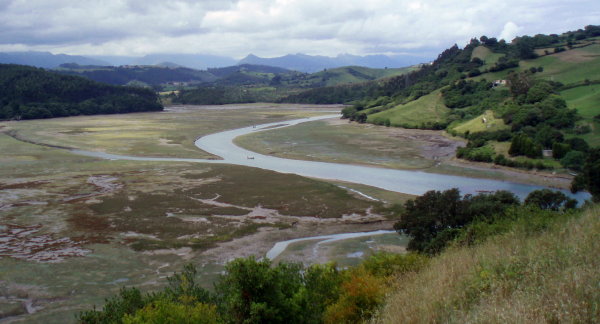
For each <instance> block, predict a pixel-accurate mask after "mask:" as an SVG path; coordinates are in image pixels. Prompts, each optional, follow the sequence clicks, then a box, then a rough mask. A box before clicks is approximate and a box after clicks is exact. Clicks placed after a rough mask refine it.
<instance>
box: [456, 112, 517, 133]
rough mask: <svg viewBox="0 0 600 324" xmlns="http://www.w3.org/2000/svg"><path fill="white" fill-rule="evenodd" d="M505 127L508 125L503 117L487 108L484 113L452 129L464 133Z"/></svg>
mask: <svg viewBox="0 0 600 324" xmlns="http://www.w3.org/2000/svg"><path fill="white" fill-rule="evenodd" d="M484 120H485V122H484ZM505 128H508V127H507V126H506V124H504V121H503V120H502V118H496V117H495V116H494V112H492V111H491V110H487V111H486V112H484V113H483V114H481V115H479V116H477V117H475V118H473V119H471V120H468V121H466V122H464V123H461V124H459V125H457V126H455V127H453V128H452V130H454V131H455V132H457V133H461V134H464V133H465V132H467V131H468V132H471V133H477V132H483V131H496V130H500V129H505Z"/></svg>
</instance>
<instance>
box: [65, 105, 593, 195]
mask: <svg viewBox="0 0 600 324" xmlns="http://www.w3.org/2000/svg"><path fill="white" fill-rule="evenodd" d="M336 117H337V118H339V117H340V115H339V114H336V115H323V116H316V117H309V118H301V119H294V120H289V121H284V122H275V123H268V124H261V125H254V126H249V127H243V128H237V129H233V130H229V131H223V132H219V133H215V134H211V135H207V136H203V137H201V138H199V139H197V140H196V142H195V144H196V146H197V147H198V148H200V149H202V150H204V151H206V152H208V153H211V154H214V155H217V156H219V157H221V159H220V160H208V159H185V158H157V157H136V156H124V155H115V154H109V153H103V152H91V151H83V150H72V152H73V153H76V154H80V155H86V156H93V157H100V158H105V159H115V160H134V161H172V162H198V163H225V164H235V165H243V166H249V167H256V168H261V169H266V170H272V171H276V172H281V173H292V174H297V175H300V176H305V177H311V178H318V179H324V180H338V181H345V182H351V183H358V184H364V185H368V186H373V187H377V188H381V189H385V190H390V191H395V192H401V193H406V194H412V195H422V194H423V193H425V192H427V191H429V190H447V189H451V188H458V189H460V191H461V193H463V194H477V193H479V192H491V191H496V190H508V191H511V192H513V193H515V194H516V195H517V196H519V197H520V198H521V199H523V198H524V197H526V196H527V194H529V193H530V192H531V191H534V190H537V189H543V188H545V187H542V186H536V185H530V184H523V183H517V182H511V181H501V180H491V179H478V178H469V177H462V176H453V175H444V174H436V173H429V172H423V171H409V170H397V169H386V168H377V167H369V166H360V165H351V164H341V163H329V162H316V161H304V160H293V159H284V158H279V157H275V156H268V155H263V154H259V153H256V152H252V151H249V150H246V149H244V148H241V147H239V146H237V145H235V144H234V143H233V140H234V139H235V138H236V137H238V136H242V135H246V134H250V133H253V132H260V131H265V130H272V129H277V128H283V127H288V126H292V125H297V124H300V123H305V122H311V121H317V120H323V119H329V118H336ZM562 192H564V193H565V194H567V195H568V196H570V197H573V198H575V199H577V200H578V201H580V202H582V201H584V200H585V199H588V198H589V197H590V194H589V193H587V192H579V193H577V194H572V193H570V192H569V191H567V190H562Z"/></svg>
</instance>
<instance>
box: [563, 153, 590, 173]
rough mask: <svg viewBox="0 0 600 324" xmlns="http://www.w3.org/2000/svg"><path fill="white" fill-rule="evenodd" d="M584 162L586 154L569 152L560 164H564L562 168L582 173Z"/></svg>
mask: <svg viewBox="0 0 600 324" xmlns="http://www.w3.org/2000/svg"><path fill="white" fill-rule="evenodd" d="M584 162H585V153H583V152H580V151H569V152H568V153H567V154H565V156H564V157H563V158H562V159H560V164H562V166H564V167H565V168H567V169H571V170H574V171H581V168H582V167H583V163H584Z"/></svg>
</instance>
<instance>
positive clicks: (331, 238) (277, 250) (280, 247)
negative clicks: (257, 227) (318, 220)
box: [266, 230, 396, 260]
mask: <svg viewBox="0 0 600 324" xmlns="http://www.w3.org/2000/svg"><path fill="white" fill-rule="evenodd" d="M389 233H396V231H387V230H379V231H373V232H358V233H341V234H331V235H319V236H311V237H303V238H297V239H293V240H287V241H280V242H277V243H275V245H274V246H273V247H272V248H271V249H270V250H269V252H267V255H266V257H267V258H268V259H271V260H274V259H275V258H276V257H278V256H279V255H280V254H281V253H282V252H283V251H285V249H286V248H287V247H288V245H290V244H292V243H296V242H302V241H315V240H318V241H320V242H318V243H317V244H315V248H318V246H319V245H321V244H327V243H331V242H335V241H341V240H347V239H351V238H357V237H363V236H373V235H381V234H389Z"/></svg>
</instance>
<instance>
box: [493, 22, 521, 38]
mask: <svg viewBox="0 0 600 324" xmlns="http://www.w3.org/2000/svg"><path fill="white" fill-rule="evenodd" d="M520 29H521V28H520V27H519V26H517V24H515V23H514V22H512V21H509V22H507V23H506V24H504V28H503V29H502V32H501V33H500V36H498V39H504V40H505V41H507V42H510V41H511V40H513V39H514V38H515V37H516V36H517V33H518V32H519V30H520Z"/></svg>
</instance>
